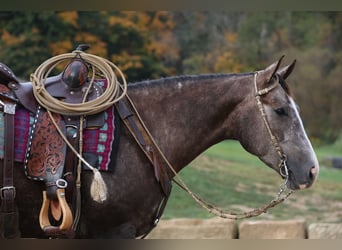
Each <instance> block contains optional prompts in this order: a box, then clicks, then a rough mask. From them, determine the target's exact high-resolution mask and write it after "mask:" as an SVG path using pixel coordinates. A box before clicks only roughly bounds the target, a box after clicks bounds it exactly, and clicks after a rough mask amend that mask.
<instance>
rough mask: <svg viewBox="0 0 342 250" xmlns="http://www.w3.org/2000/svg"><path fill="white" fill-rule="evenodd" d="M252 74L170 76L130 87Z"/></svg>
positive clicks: (133, 83) (135, 83)
mask: <svg viewBox="0 0 342 250" xmlns="http://www.w3.org/2000/svg"><path fill="white" fill-rule="evenodd" d="M250 74H251V73H212V74H198V75H180V76H169V77H162V78H159V79H151V80H149V79H147V80H143V81H139V82H132V83H129V85H130V86H135V87H139V86H142V85H144V86H146V85H168V84H174V83H175V82H193V81H197V80H215V79H217V78H222V77H238V76H245V75H250Z"/></svg>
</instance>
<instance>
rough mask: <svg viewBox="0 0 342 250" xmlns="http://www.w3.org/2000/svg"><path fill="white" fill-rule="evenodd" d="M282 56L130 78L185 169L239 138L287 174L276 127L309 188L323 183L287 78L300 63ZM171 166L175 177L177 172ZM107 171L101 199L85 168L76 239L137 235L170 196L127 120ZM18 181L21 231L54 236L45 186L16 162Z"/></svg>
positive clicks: (295, 179)
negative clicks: (242, 67)
mask: <svg viewBox="0 0 342 250" xmlns="http://www.w3.org/2000/svg"><path fill="white" fill-rule="evenodd" d="M280 61H281V60H279V61H277V62H275V63H274V64H272V65H270V66H269V67H267V68H266V69H264V70H260V71H258V72H251V73H241V74H206V75H192V76H176V77H170V78H163V79H159V80H151V81H143V82H139V83H136V84H129V85H128V95H129V96H130V98H131V99H132V100H133V102H134V104H135V106H136V107H137V110H138V111H139V113H140V115H141V117H142V120H143V121H144V122H145V124H146V126H147V128H148V129H149V131H150V132H151V134H152V135H153V137H154V139H155V141H156V142H157V144H158V145H159V147H160V149H161V151H162V152H163V153H164V154H165V156H166V158H167V159H168V160H169V162H170V163H171V165H172V166H173V168H174V169H175V170H176V171H177V172H179V171H180V170H182V168H184V167H185V166H187V164H188V163H190V162H191V161H192V160H193V159H195V158H196V157H197V156H198V155H199V154H201V153H202V152H203V151H204V150H206V149H207V148H209V147H210V146H212V145H214V144H216V143H219V142H221V141H223V140H226V139H233V140H238V141H239V142H240V143H241V145H242V146H243V147H244V148H245V149H246V150H247V151H248V152H250V153H251V154H253V155H256V156H257V157H259V158H260V159H261V160H262V161H263V162H264V163H265V164H266V165H268V166H269V167H270V168H272V169H274V170H275V171H276V172H278V173H280V174H281V170H280V169H279V162H280V160H281V159H280V157H279V155H278V152H277V150H276V149H275V146H274V143H272V141H271V138H270V133H269V130H270V131H271V132H272V134H273V135H274V136H275V137H276V141H277V142H278V144H279V147H280V149H281V151H282V152H283V154H284V155H286V162H287V167H288V174H289V180H288V182H287V186H288V188H290V189H293V190H296V189H304V188H308V187H310V186H311V185H312V184H313V183H314V182H315V180H316V178H317V175H318V171H319V166H318V161H317V158H316V156H315V153H314V151H313V148H312V146H311V144H310V142H309V140H308V137H307V135H306V133H305V131H304V128H303V124H302V121H301V119H300V117H299V114H298V110H297V107H296V104H295V102H294V100H293V98H292V97H291V95H290V90H289V87H288V85H287V83H286V82H285V80H286V79H287V78H288V76H289V75H290V74H291V72H292V70H293V68H294V64H295V62H294V63H292V64H290V65H288V66H286V67H280V66H279V65H280ZM270 86H273V87H272V88H270V89H269V91H264V92H263V93H259V94H260V95H259V96H260V100H261V102H262V105H263V108H264V112H265V117H266V119H267V120H268V124H269V129H268V128H267V126H266V125H265V121H264V119H263V117H262V115H261V113H260V110H259V107H258V104H257V101H256V92H257V91H259V90H265V89H267V88H269V87H270ZM227 154H229V152H227ZM113 162H114V160H113ZM168 172H169V175H170V179H171V178H172V177H173V176H174V174H173V173H172V172H171V171H168ZM102 176H103V178H104V180H105V183H106V185H107V187H108V193H109V194H108V199H107V200H106V201H104V202H103V203H102V204H101V203H97V202H94V201H93V200H92V198H91V196H90V193H89V189H90V187H89V186H90V183H91V180H92V178H93V175H92V173H91V171H85V172H83V173H82V188H81V192H82V209H81V218H80V223H79V230H78V232H77V235H76V237H77V238H136V237H138V236H141V235H144V234H145V233H146V232H148V231H149V230H150V229H151V226H152V225H153V223H154V220H155V218H156V214H157V213H158V209H159V206H160V203H161V200H162V199H163V197H164V194H163V192H162V189H161V187H160V184H159V183H158V182H157V181H156V178H155V176H154V171H153V167H151V163H150V161H149V160H148V159H147V157H146V156H145V154H144V153H143V152H142V150H141V149H140V147H139V146H138V145H137V143H136V141H135V140H134V139H133V137H132V135H131V134H130V133H129V131H128V129H127V128H126V127H125V126H124V125H122V126H121V132H120V142H119V147H118V153H117V158H116V160H115V171H114V172H112V173H110V172H104V173H102ZM14 185H15V187H16V204H17V206H18V209H19V218H20V231H21V236H22V237H30V238H46V235H44V233H43V231H42V230H41V228H40V226H39V219H38V216H39V211H40V208H41V204H42V189H43V188H44V187H43V186H42V184H41V183H40V182H35V181H30V180H28V179H27V177H26V176H25V173H24V171H23V165H22V164H19V163H15V169H14Z"/></svg>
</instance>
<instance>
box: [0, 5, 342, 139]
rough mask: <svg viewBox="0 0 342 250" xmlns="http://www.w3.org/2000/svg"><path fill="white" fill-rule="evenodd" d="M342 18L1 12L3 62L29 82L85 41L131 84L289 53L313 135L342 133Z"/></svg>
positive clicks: (257, 65) (235, 68)
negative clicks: (31, 76) (55, 58)
mask: <svg viewBox="0 0 342 250" xmlns="http://www.w3.org/2000/svg"><path fill="white" fill-rule="evenodd" d="M341 26H342V13H341V12H180V11H176V12H164V11H156V12H142V11H141V12H134V11H125V12H115V11H111V12H107V11H101V12H88V11H87V12H77V11H68V12H48V11H44V12H29V11H25V12H0V37H1V41H0V61H2V62H4V63H5V64H7V65H8V66H10V67H11V68H12V69H13V70H14V72H15V74H16V75H17V76H20V77H21V78H24V79H28V78H29V74H30V73H32V72H33V71H34V70H35V69H36V68H37V67H38V66H39V65H40V64H41V63H42V62H43V61H45V60H46V59H47V58H49V57H51V56H54V55H57V54H61V53H66V52H70V51H72V50H73V49H75V48H76V46H77V45H78V44H80V43H88V44H90V45H91V50H90V52H91V53H94V54H97V55H99V56H103V57H106V58H108V59H110V60H112V61H113V62H114V63H116V64H117V65H118V66H119V67H120V68H121V69H122V70H123V71H124V72H125V74H126V76H127V79H128V81H129V82H135V81H140V80H144V79H152V78H159V77H165V76H171V75H181V74H200V73H208V72H210V73H215V72H243V71H254V70H258V69H262V68H264V67H266V66H267V65H269V64H271V63H272V62H273V61H275V60H277V59H278V58H279V57H280V56H281V55H283V54H284V55H286V62H287V63H290V61H291V60H293V59H295V58H296V59H297V60H298V65H297V68H296V70H295V72H294V74H293V75H292V76H291V79H290V80H291V81H290V82H291V85H292V87H293V89H294V93H295V97H296V100H297V103H298V104H299V106H300V108H301V114H302V118H303V120H304V123H305V126H306V128H307V130H308V133H309V135H310V137H311V138H312V139H313V140H314V142H316V143H332V142H334V141H335V140H336V139H337V137H338V136H339V134H340V132H341V127H342V124H341V118H342V109H341V108H340V107H341V98H340V96H341V92H342V88H341V84H340V79H342V64H341V61H342V52H341V40H342V27H341Z"/></svg>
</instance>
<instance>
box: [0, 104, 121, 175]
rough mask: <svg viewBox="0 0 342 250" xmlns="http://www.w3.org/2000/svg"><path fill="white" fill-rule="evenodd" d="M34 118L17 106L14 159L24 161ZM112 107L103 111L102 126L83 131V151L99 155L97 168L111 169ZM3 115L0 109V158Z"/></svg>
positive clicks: (3, 142)
mask: <svg viewBox="0 0 342 250" xmlns="http://www.w3.org/2000/svg"><path fill="white" fill-rule="evenodd" d="M34 119H35V114H33V113H31V112H29V111H28V110H26V109H24V108H23V107H21V106H18V107H17V109H16V114H15V126H14V130H15V140H14V147H15V150H14V160H15V161H16V162H21V163H23V162H24V159H25V153H26V147H27V144H28V140H29V134H30V131H31V128H32V125H33V122H34ZM114 119H115V116H114V107H110V108H109V109H107V110H106V111H105V123H104V126H103V127H101V128H99V129H85V130H84V131H83V141H84V145H83V152H84V153H92V154H96V155H97V156H98V157H99V159H98V160H99V166H98V168H99V170H102V171H111V170H112V169H111V168H110V167H109V163H110V156H111V153H112V150H113V143H114V139H115V138H114V132H115V125H114ZM4 144H5V139H4V115H3V113H2V112H1V111H0V159H3V158H4Z"/></svg>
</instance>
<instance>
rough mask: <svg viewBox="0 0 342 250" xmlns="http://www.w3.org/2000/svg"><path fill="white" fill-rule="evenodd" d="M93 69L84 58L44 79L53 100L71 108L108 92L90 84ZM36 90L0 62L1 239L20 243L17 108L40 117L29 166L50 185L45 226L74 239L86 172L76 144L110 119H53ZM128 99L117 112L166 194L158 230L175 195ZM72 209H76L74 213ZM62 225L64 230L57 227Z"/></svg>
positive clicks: (45, 194) (46, 194)
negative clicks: (0, 139)
mask: <svg viewBox="0 0 342 250" xmlns="http://www.w3.org/2000/svg"><path fill="white" fill-rule="evenodd" d="M88 48H89V46H88V45H83V44H82V45H79V46H78V47H77V49H76V51H82V52H83V51H85V50H87V49H88ZM90 66H91V65H89V64H88V63H87V62H86V61H84V60H83V59H82V58H80V57H77V58H73V59H72V60H70V62H69V63H68V64H67V65H66V67H65V68H64V70H63V72H62V73H60V74H58V75H56V76H52V77H47V78H46V79H44V80H45V82H44V85H45V89H46V90H47V92H48V93H49V94H50V95H51V96H53V97H54V98H56V99H58V100H62V101H64V102H65V103H75V104H79V103H82V102H84V101H85V100H84V96H86V101H91V100H95V99H97V98H99V97H100V96H101V95H102V94H103V91H104V89H103V86H102V85H100V84H97V82H96V80H95V81H93V83H92V84H90V82H91V81H90V77H89V76H88V74H89V68H90ZM121 76H122V77H123V75H121ZM102 80H103V79H100V81H102ZM123 80H124V79H123ZM124 81H125V80H124ZM33 87H34V86H33V84H32V82H24V83H21V82H20V81H19V80H18V78H17V77H16V76H15V74H14V73H13V71H12V70H11V69H10V68H9V67H7V66H6V65H5V64H3V63H1V62H0V111H2V112H3V114H4V135H5V138H4V139H5V145H4V159H3V161H0V164H1V165H0V171H1V167H2V169H3V171H2V173H3V177H2V179H3V183H2V186H0V198H1V199H0V201H1V208H0V216H1V217H0V219H1V221H0V233H2V235H0V237H4V238H14V237H18V236H19V234H20V232H19V230H18V223H19V222H18V221H19V219H18V210H17V208H16V206H15V202H14V199H15V195H16V189H15V187H14V184H13V161H14V160H13V159H14V156H13V155H14V115H15V112H16V106H17V105H21V106H23V107H24V108H26V109H27V110H28V111H30V112H31V113H32V114H34V116H35V119H34V123H33V125H32V129H31V132H30V136H29V143H28V147H27V151H26V156H25V162H24V165H25V172H26V175H27V177H28V178H30V179H34V180H40V181H44V182H45V187H46V190H45V191H43V204H42V207H41V210H40V215H39V221H40V227H41V228H42V230H43V231H44V232H45V233H46V234H47V235H48V236H56V237H61V236H62V237H63V236H66V237H68V238H72V237H74V236H75V233H76V230H77V225H78V220H79V213H80V180H79V176H80V171H81V169H80V164H79V162H80V161H77V160H76V155H75V152H74V151H73V150H71V149H70V145H72V147H73V148H74V149H78V148H81V146H80V145H79V137H81V136H80V131H82V129H84V128H99V127H102V126H103V125H104V122H105V117H104V116H105V115H104V112H98V113H95V114H91V115H87V116H86V119H83V118H84V117H82V119H80V116H77V115H64V114H57V113H53V114H52V115H51V114H49V110H46V109H45V108H44V107H42V106H41V105H40V104H39V102H38V101H37V99H36V97H35V95H34V89H33ZM123 92H124V91H123ZM122 97H125V98H122V99H120V101H117V103H115V107H116V110H117V112H118V114H119V116H120V118H121V119H122V121H123V123H124V124H125V125H126V126H127V128H128V129H129V131H130V133H131V134H132V135H133V137H134V139H135V140H136V142H137V144H138V145H139V146H140V148H141V149H142V151H143V152H144V153H145V155H146V157H147V158H148V160H149V161H150V162H151V164H152V166H153V169H154V173H155V178H156V180H157V181H158V182H159V184H160V186H161V190H162V192H163V193H164V195H165V197H164V199H163V200H162V202H161V205H160V209H159V210H158V213H157V214H156V220H155V221H154V222H153V224H152V225H151V230H152V228H153V227H154V226H155V225H156V224H157V222H158V221H159V218H160V216H161V214H162V211H163V209H164V207H165V205H166V202H167V199H168V197H169V194H170V192H171V180H170V178H169V175H170V174H169V173H168V172H167V170H166V169H167V167H166V166H165V162H164V161H163V159H162V157H161V154H160V151H159V149H158V147H157V146H156V145H155V143H154V141H153V140H152V139H151V135H150V134H149V132H148V131H147V128H146V127H145V126H144V124H143V122H142V121H141V119H140V117H139V115H138V113H137V111H136V109H135V107H134V105H133V103H132V101H131V100H130V98H129V97H128V95H127V94H122ZM83 121H84V122H83ZM80 126H81V128H80ZM61 133H62V136H61V135H60V134H61ZM63 136H64V137H65V138H66V139H67V142H69V143H68V144H67V145H68V147H67V145H66V143H67V142H66V141H64V140H62V139H61V137H63ZM42 145H43V146H42ZM82 157H84V158H85V160H86V162H90V163H93V162H97V160H96V157H97V156H96V155H91V154H85V155H82ZM86 165H87V164H86ZM0 176H1V172H0ZM0 182H1V179H0ZM68 204H71V207H72V209H73V212H71V209H70V207H69V205H68ZM75 204H76V205H75ZM73 214H74V218H73ZM52 218H53V219H54V221H53V225H51V222H50V219H52ZM60 221H61V222H60ZM58 223H59V225H58V226H55V225H56V224H58Z"/></svg>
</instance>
